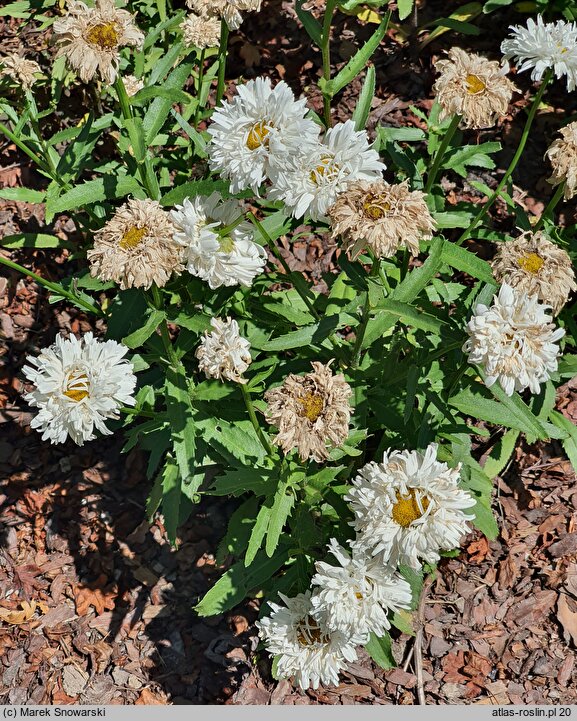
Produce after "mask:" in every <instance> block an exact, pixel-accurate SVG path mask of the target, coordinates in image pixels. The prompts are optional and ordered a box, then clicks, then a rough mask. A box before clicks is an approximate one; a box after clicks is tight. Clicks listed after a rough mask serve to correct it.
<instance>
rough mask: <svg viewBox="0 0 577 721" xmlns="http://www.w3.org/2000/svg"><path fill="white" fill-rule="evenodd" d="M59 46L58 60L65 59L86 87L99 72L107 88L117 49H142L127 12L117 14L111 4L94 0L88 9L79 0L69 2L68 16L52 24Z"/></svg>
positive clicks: (140, 36)
mask: <svg viewBox="0 0 577 721" xmlns="http://www.w3.org/2000/svg"><path fill="white" fill-rule="evenodd" d="M53 28H54V35H55V38H56V42H57V43H58V44H59V46H60V47H59V49H58V54H57V57H60V56H61V55H65V56H66V59H67V60H68V63H69V65H70V67H71V68H72V69H73V70H75V71H76V72H77V73H78V75H79V77H80V79H81V80H82V81H83V82H85V83H87V82H89V81H90V80H92V78H93V77H94V76H95V75H96V73H97V72H98V73H99V75H100V78H101V79H102V80H103V81H104V82H105V83H108V84H109V85H112V83H113V82H114V81H115V80H116V76H117V75H118V65H119V63H120V48H122V47H124V46H126V45H130V46H131V47H135V48H139V49H140V48H141V47H142V43H143V42H144V35H143V34H142V32H141V31H140V30H139V29H138V28H137V27H136V25H135V24H134V22H133V16H132V15H131V14H130V13H129V12H128V11H126V10H119V9H118V8H117V7H116V5H115V4H114V0H96V2H95V6H94V7H92V8H89V7H87V6H86V5H85V4H84V3H83V2H81V0H71V2H70V3H69V4H68V12H67V14H66V15H65V16H64V17H63V18H61V19H59V20H57V21H56V22H55V23H54V26H53Z"/></svg>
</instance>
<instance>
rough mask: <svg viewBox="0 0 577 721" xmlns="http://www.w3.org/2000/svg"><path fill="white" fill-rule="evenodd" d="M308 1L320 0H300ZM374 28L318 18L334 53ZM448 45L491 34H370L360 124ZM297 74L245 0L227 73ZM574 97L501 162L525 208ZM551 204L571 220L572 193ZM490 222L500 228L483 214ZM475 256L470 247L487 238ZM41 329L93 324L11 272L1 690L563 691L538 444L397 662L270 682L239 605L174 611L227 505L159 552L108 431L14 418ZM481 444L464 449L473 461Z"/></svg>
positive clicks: (518, 699)
mask: <svg viewBox="0 0 577 721" xmlns="http://www.w3.org/2000/svg"><path fill="white" fill-rule="evenodd" d="M453 5H454V6H455V7H456V6H457V4H454V3H447V2H443V3H440V2H430V3H427V4H424V5H423V6H422V8H421V10H420V13H421V15H420V19H419V22H424V21H426V20H427V19H430V18H431V17H439V16H441V15H443V14H445V15H446V14H448V13H449V12H450V10H452V9H453ZM309 6H310V7H311V8H312V9H313V10H314V11H315V12H318V11H322V3H320V2H317V1H316V0H313V2H311V3H309ZM4 20H6V19H4ZM509 21H511V22H513V21H519V17H518V16H513V17H509V16H506V15H503V14H501V15H494V16H491V17H490V18H489V19H483V20H482V21H481V25H482V26H483V25H484V26H485V27H489V25H490V23H495V22H498V23H499V27H503V28H504V27H505V26H506V25H507V24H509ZM488 24H489V25H488ZM373 27H374V26H371V25H370V24H367V25H365V26H362V25H361V26H359V23H358V21H357V20H356V18H354V17H347V16H342V17H340V18H339V20H338V22H337V25H336V29H335V52H334V57H335V60H336V62H337V67H338V66H340V65H342V64H343V63H345V62H346V60H347V59H348V58H349V57H350V56H351V54H352V53H353V52H354V50H355V48H356V47H357V46H358V45H359V43H361V42H362V41H363V39H365V38H366V37H368V36H369V35H370V33H371V31H372V28H373ZM17 30H18V22H17V21H8V22H5V24H4V25H3V26H0V34H1V35H2V36H3V38H5V40H6V43H7V44H6V46H5V49H6V51H8V50H9V49H12V47H11V46H17V45H18V42H19V40H18V39H17ZM20 38H21V39H24V40H25V41H26V42H27V44H28V45H29V47H31V48H32V49H34V42H37V41H38V38H37V36H35V35H33V36H31V38H28V36H24V37H23V36H20ZM34 38H36V39H34ZM455 39H456V40H457V41H458V42H459V43H460V44H466V45H467V46H468V47H471V46H472V44H474V45H473V49H476V50H478V51H482V52H487V53H489V54H491V53H492V54H494V55H495V56H496V55H498V42H499V41H500V38H495V34H494V33H491V32H489V33H485V34H484V35H481V36H480V37H479V38H463V37H460V38H455V36H452V35H449V36H444V37H443V39H442V42H441V43H440V44H432V45H431V46H429V47H428V48H427V49H426V51H424V52H422V53H419V45H418V41H417V39H416V38H409V40H408V41H407V42H404V43H402V44H401V43H400V42H399V37H398V35H396V34H395V32H394V31H391V33H390V36H389V39H388V42H387V43H386V45H385V49H383V50H380V51H379V52H378V53H377V55H376V56H375V58H374V63H375V66H376V69H377V78H378V84H377V94H376V97H375V100H374V102H373V109H372V113H371V118H370V122H369V127H370V128H373V127H374V126H375V124H377V123H383V124H385V125H391V126H401V125H407V124H413V125H418V124H419V123H420V121H419V120H418V118H417V117H416V116H415V115H414V114H413V113H412V111H411V109H410V106H411V105H415V106H417V107H420V108H422V109H425V110H427V109H429V108H430V104H431V101H430V97H431V91H430V90H431V85H432V82H433V79H434V73H433V70H432V58H434V57H435V56H436V55H437V56H438V55H439V54H440V53H441V52H442V48H443V47H449V46H450V44H451V42H453V41H454V40H455ZM318 73H319V70H318V53H317V52H316V50H315V49H314V48H313V47H312V46H311V44H310V42H309V41H308V39H307V38H306V36H305V35H304V34H303V32H302V28H300V26H299V24H298V22H297V20H296V16H295V13H294V10H293V8H292V6H291V3H289V2H284V1H283V2H280V0H279V1H277V0H272V1H271V2H268V3H266V2H265V4H264V6H263V11H262V12H261V13H259V14H254V15H251V16H250V18H249V19H248V20H247V21H246V22H245V24H244V25H243V26H242V31H241V33H239V34H237V35H235V36H234V37H233V38H232V47H231V54H230V59H229V73H228V75H229V77H230V79H231V80H233V81H234V80H235V79H236V78H239V77H241V76H243V77H245V78H249V77H254V76H256V75H261V74H268V75H271V76H272V77H273V78H276V79H279V78H284V79H285V80H287V82H289V83H290V84H291V86H292V87H293V89H294V90H295V91H296V92H297V94H298V93H300V92H303V91H305V90H306V91H307V94H308V95H309V97H310V98H311V99H312V101H311V102H312V104H313V106H315V107H316V108H317V109H319V108H320V106H321V99H320V96H319V95H318V91H316V89H315V85H314V83H315V81H316V79H317V78H318ZM518 85H519V87H520V88H521V89H522V92H521V93H520V94H519V95H518V96H517V100H516V102H515V103H514V104H513V109H512V114H511V116H510V117H509V118H507V119H506V121H505V122H504V124H503V125H502V126H500V127H498V128H497V129H496V130H493V131H491V132H484V133H480V134H479V136H478V140H479V142H482V141H485V140H487V139H493V138H498V139H500V140H501V141H502V142H503V146H504V148H503V151H502V153H501V154H500V156H499V158H498V160H499V167H500V168H503V167H506V164H507V162H508V159H509V158H510V157H511V155H512V153H513V152H514V148H515V145H516V142H517V140H518V138H519V134H520V129H521V127H522V123H523V117H522V116H523V113H522V110H523V108H524V107H525V106H526V104H527V98H528V90H529V87H530V85H529V83H528V79H527V78H524V77H521V78H519V79H518ZM359 88H360V81H356V82H355V83H353V84H352V86H351V87H350V88H348V89H347V90H346V91H345V92H344V93H343V94H342V96H341V97H340V98H338V103H337V107H336V111H335V119H337V120H343V119H346V118H347V117H349V116H350V112H351V110H352V109H353V108H354V104H355V101H356V97H357V95H358V92H359ZM571 103H572V104H573V105H572V106H571V107H568V105H571ZM574 106H575V101H574V100H570V102H569V103H568V102H567V98H566V96H565V94H564V92H563V89H562V88H561V87H556V88H555V89H554V90H553V91H552V92H551V93H550V94H549V106H548V107H547V108H544V109H543V111H542V112H541V113H540V114H539V119H538V122H537V125H536V129H535V133H534V135H533V136H532V138H531V140H530V143H529V146H528V148H529V150H528V152H527V153H526V160H525V162H524V165H523V167H522V168H520V170H519V172H518V174H517V176H516V177H517V178H522V179H523V181H522V182H520V187H519V188H516V189H515V197H516V200H517V201H518V202H520V203H521V204H523V205H524V206H525V207H526V208H527V209H528V210H530V211H532V212H535V213H539V212H541V210H542V209H543V194H544V192H545V190H546V188H547V186H546V183H545V178H546V176H547V170H548V169H547V168H546V167H545V165H544V164H543V162H542V157H543V153H544V151H545V149H546V147H547V145H548V144H549V142H550V141H551V139H552V137H553V135H554V133H555V131H556V130H557V128H558V127H559V125H560V123H561V121H562V120H563V119H564V118H566V117H567V113H570V112H572V110H574ZM83 112H84V111H83ZM0 156H1V158H2V168H1V170H0V187H17V186H22V185H23V186H26V187H38V185H39V184H40V182H41V179H40V177H39V176H37V175H36V174H35V173H34V171H33V170H32V169H31V167H30V165H29V164H28V161H27V159H26V158H25V157H22V156H20V155H19V154H18V153H17V152H16V149H15V147H14V146H11V145H10V144H6V143H3V144H0ZM479 177H480V178H481V179H482V180H484V182H486V183H487V184H488V185H490V186H494V185H495V184H496V182H497V181H496V179H495V173H485V174H480V175H479ZM444 182H445V190H446V192H447V196H448V198H449V202H455V203H456V202H458V201H460V200H463V199H469V200H471V199H476V200H478V201H481V200H482V198H481V196H480V195H479V194H477V193H476V191H474V190H473V189H472V188H471V187H470V186H468V185H467V184H466V183H465V182H464V181H462V180H461V179H459V178H456V177H448V178H446V179H445V180H444ZM548 195H549V191H548V190H547V192H546V197H548ZM564 212H565V219H566V221H567V222H568V223H569V222H574V216H575V207H574V206H573V205H568V206H565V211H564ZM493 220H494V222H495V223H496V224H497V225H500V226H502V227H503V228H504V229H506V230H509V229H510V228H511V226H510V222H511V221H510V220H509V219H508V218H507V216H506V213H505V209H504V208H502V207H501V208H500V207H499V206H497V208H496V210H495V213H494V214H493ZM43 230H46V232H48V231H49V232H52V233H56V234H57V235H59V236H60V237H62V238H63V239H65V240H68V241H73V240H74V237H75V232H76V229H75V225H74V222H73V220H72V219H70V218H67V217H60V218H59V219H58V220H57V221H56V224H55V225H54V226H52V227H50V228H46V226H45V222H44V216H43V210H42V207H41V206H34V205H30V204H27V203H14V202H10V201H0V237H3V236H5V235H9V234H12V233H15V232H20V231H27V232H41V231H43ZM289 241H290V239H282V244H283V254H284V255H285V256H286V257H287V260H288V261H289V264H290V265H291V267H292V268H294V269H296V270H300V271H302V272H304V273H305V274H306V275H307V277H308V278H309V279H310V280H312V281H313V282H314V283H315V287H316V288H317V289H318V290H322V289H323V280H322V276H323V274H324V273H326V272H330V271H331V270H333V269H334V255H335V250H336V248H335V247H334V246H333V245H331V244H330V243H329V242H328V241H327V239H326V238H322V237H318V236H314V235H311V234H310V233H309V234H308V235H306V236H303V237H302V238H300V239H299V240H297V241H296V242H289ZM0 252H3V253H7V251H4V250H0ZM479 252H482V254H483V255H484V256H486V257H490V254H491V248H490V247H489V248H479ZM68 255H69V251H67V250H64V251H60V250H59V251H57V252H55V251H34V250H25V251H15V252H13V253H12V257H13V258H14V259H15V260H17V261H19V262H21V263H23V264H24V265H26V266H27V267H29V268H31V269H33V270H35V271H37V272H39V273H40V274H42V275H44V276H45V277H48V278H53V279H58V278H61V277H64V276H66V275H68V274H69V273H70V266H69V265H68V264H67V262H66V261H67V257H68ZM60 330H63V331H65V332H67V333H70V332H72V333H83V332H86V331H88V330H95V331H96V332H97V333H99V332H101V331H102V327H101V326H100V325H99V323H96V324H94V323H93V321H92V319H88V318H86V317H85V316H83V315H82V313H80V312H78V311H76V310H75V309H73V308H72V309H71V308H65V307H64V306H62V305H50V304H49V303H48V302H47V299H46V295H45V293H44V292H43V291H42V290H39V288H38V286H37V285H36V284H34V283H32V282H29V281H28V280H24V279H22V278H20V277H19V276H18V275H17V274H12V273H5V274H4V275H3V277H0V702H8V703H12V704H31V703H36V704H48V703H59V704H74V703H81V704H89V703H98V704H105V703H108V704H168V703H172V704H200V703H212V704H222V703H229V704H357V703H362V704H414V703H427V704H447V703H450V704H461V703H481V704H508V703H518V704H527V703H536V704H557V703H562V704H570V703H577V670H576V669H575V651H576V649H577V487H576V485H575V480H576V478H575V474H574V472H573V470H572V468H571V466H570V464H569V462H568V461H567V459H566V458H565V456H564V454H563V452H562V450H561V448H560V447H559V446H558V445H557V444H555V443H551V444H544V443H541V444H538V445H534V446H525V445H521V446H520V447H519V448H518V449H517V451H516V454H515V456H514V457H513V459H512V460H511V462H510V464H509V466H508V467H507V469H506V470H505V471H504V472H503V474H502V476H501V477H499V478H498V479H497V490H496V495H495V503H494V508H495V511H496V513H497V516H498V518H499V527H500V531H501V533H500V536H499V538H498V540H497V541H494V542H490V543H488V542H487V541H486V540H485V539H484V537H482V536H481V535H480V534H475V533H473V534H471V535H470V536H469V537H468V538H467V539H465V541H464V544H463V551H462V553H461V554H460V556H458V557H457V558H452V559H446V560H444V561H443V562H442V563H441V565H440V567H439V571H438V573H437V575H436V577H435V578H434V579H432V580H431V583H430V584H429V585H428V587H427V591H426V593H425V594H424V595H423V598H422V601H421V605H420V608H419V612H418V619H417V623H416V626H417V628H416V631H417V635H416V637H413V636H408V635H404V634H398V633H397V635H396V638H395V639H394V649H393V650H394V653H395V657H396V659H397V661H398V663H399V667H398V668H396V669H393V670H390V671H387V672H384V671H382V670H381V669H379V668H377V667H375V665H374V664H373V663H372V661H371V660H370V659H369V658H368V656H367V655H366V654H364V653H361V655H360V657H359V660H358V662H357V663H355V664H351V665H350V666H349V667H348V669H347V671H346V672H344V673H343V674H342V683H341V684H340V686H339V687H338V688H327V689H319V690H318V691H312V690H311V691H308V692H303V691H300V690H295V689H293V688H292V686H291V685H290V684H289V683H288V682H286V681H282V682H280V683H277V682H275V681H274V680H273V679H272V677H271V673H270V660H269V659H268V658H267V657H266V655H263V654H259V653H256V650H257V645H258V638H257V635H256V633H255V627H254V620H255V619H256V617H257V615H258V609H259V605H258V601H256V600H255V601H249V602H246V603H245V604H243V605H242V606H240V607H238V608H236V609H235V610H234V611H233V612H231V613H228V614H226V615H222V616H218V617H214V618H208V619H201V618H198V617H197V616H196V614H195V613H194V611H193V610H192V606H193V605H194V603H195V602H196V601H197V600H198V599H199V598H200V597H201V596H202V595H203V594H204V593H205V592H206V591H207V590H208V589H209V588H210V586H211V585H212V584H213V583H214V582H215V580H216V579H217V578H218V577H219V575H220V574H221V573H222V571H223V570H224V569H225V568H226V563H225V564H224V565H223V566H222V567H217V565H216V563H215V552H216V548H217V545H218V542H219V540H220V538H221V537H222V535H223V534H224V532H225V528H226V522H227V519H228V517H229V516H230V513H231V511H232V510H233V508H234V502H232V501H226V500H223V499H218V500H204V501H203V502H202V503H201V504H200V505H199V506H198V508H197V510H196V512H195V513H194V514H193V516H192V517H191V518H190V519H189V521H188V522H187V523H186V525H185V526H184V527H183V528H182V529H181V533H180V543H179V547H178V549H173V548H171V547H170V545H169V544H168V543H167V541H166V538H165V533H164V528H163V525H162V519H161V518H160V517H158V518H156V519H155V520H154V522H153V523H152V524H149V523H148V521H147V520H146V514H145V501H146V497H147V494H148V491H149V487H148V486H149V484H148V481H146V478H145V473H144V468H145V461H146V459H145V458H144V456H143V455H142V454H140V453H139V452H131V453H129V454H127V455H123V454H121V448H122V439H121V433H117V434H116V435H115V436H114V437H113V438H112V440H111V439H105V440H102V441H97V442H93V443H90V444H87V445H86V446H85V447H82V448H78V447H77V446H75V445H74V444H72V443H68V444H65V445H63V446H56V447H53V446H49V445H48V444H46V443H44V442H42V441H41V439H40V435H39V434H37V433H36V432H34V431H32V430H31V429H30V428H29V423H30V420H31V418H32V414H31V412H30V409H29V408H28V407H27V406H26V404H25V403H24V401H23V399H22V396H21V391H22V390H23V387H22V380H21V379H22V376H21V367H22V365H23V363H24V359H25V356H26V354H27V353H30V352H36V351H37V350H38V349H39V348H41V347H43V346H45V345H48V344H49V343H51V342H52V341H53V339H54V336H55V335H56V333H57V332H58V331H60ZM557 408H558V409H559V410H560V411H561V412H562V413H564V414H565V415H566V416H567V417H568V418H570V419H571V420H572V421H573V422H577V383H574V384H573V385H572V384H571V383H569V384H566V385H565V386H564V387H562V388H561V389H560V390H559V393H558V403H557ZM497 436H498V434H497ZM497 436H495V438H494V440H495V441H496V440H497ZM489 450H490V449H489V448H487V447H486V445H485V446H484V447H483V448H480V449H479V454H481V453H482V452H488V451H489Z"/></svg>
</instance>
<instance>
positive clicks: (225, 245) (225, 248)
mask: <svg viewBox="0 0 577 721" xmlns="http://www.w3.org/2000/svg"><path fill="white" fill-rule="evenodd" d="M218 244H219V246H220V249H221V250H222V252H223V253H232V251H233V249H234V240H233V239H232V238H231V237H230V235H227V236H225V237H224V238H223V237H219V239H218Z"/></svg>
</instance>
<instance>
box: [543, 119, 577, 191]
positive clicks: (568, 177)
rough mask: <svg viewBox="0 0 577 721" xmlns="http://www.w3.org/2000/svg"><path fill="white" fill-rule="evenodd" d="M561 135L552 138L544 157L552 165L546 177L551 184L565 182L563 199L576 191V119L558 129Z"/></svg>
mask: <svg viewBox="0 0 577 721" xmlns="http://www.w3.org/2000/svg"><path fill="white" fill-rule="evenodd" d="M559 132H560V133H561V137H560V138H557V140H554V141H553V143H552V144H551V147H550V148H549V150H548V151H547V152H546V153H545V157H547V158H549V162H550V163H551V165H552V166H553V175H552V176H551V177H550V178H548V179H547V182H548V183H551V185H559V184H560V183H565V190H564V193H563V194H564V196H565V200H569V199H570V198H572V197H573V196H574V195H575V193H577V121H576V122H574V123H569V125H566V126H565V127H564V128H561V130H560V131H559Z"/></svg>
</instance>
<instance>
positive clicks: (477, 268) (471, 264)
mask: <svg viewBox="0 0 577 721" xmlns="http://www.w3.org/2000/svg"><path fill="white" fill-rule="evenodd" d="M441 258H442V260H443V262H444V263H447V265H450V266H451V268H455V269H456V270H462V271H463V272H464V273H468V274H469V275H471V276H473V278H478V279H479V280H482V281H483V282H484V283H490V284H491V285H492V286H497V282H496V281H495V279H494V278H493V272H492V270H491V266H490V265H489V263H487V261H486V260H483V259H482V258H479V257H478V256H476V255H475V254H474V253H471V252H470V251H468V250H466V249H465V248H461V247H460V246H458V245H454V244H453V243H449V242H448V241H444V243H443V252H442V255H441Z"/></svg>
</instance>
